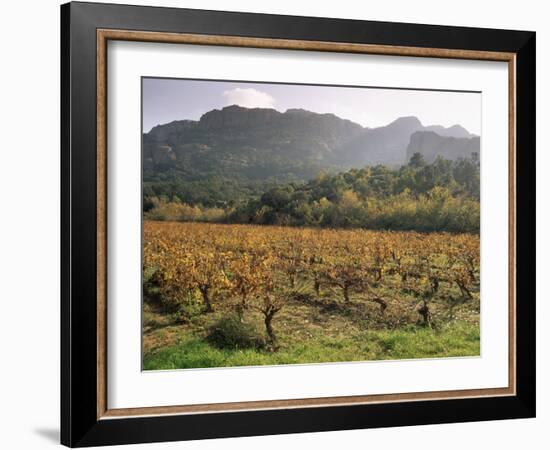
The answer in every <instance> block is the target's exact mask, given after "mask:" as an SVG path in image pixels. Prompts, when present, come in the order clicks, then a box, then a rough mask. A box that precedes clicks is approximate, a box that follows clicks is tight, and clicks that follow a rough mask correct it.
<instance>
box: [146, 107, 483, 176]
mask: <svg viewBox="0 0 550 450" xmlns="http://www.w3.org/2000/svg"><path fill="white" fill-rule="evenodd" d="M417 132H429V133H433V134H434V135H436V136H439V138H433V137H428V138H426V137H424V139H420V137H416V138H415V142H414V144H413V145H412V147H411V143H412V140H411V139H412V136H413V135H414V134H415V133H417ZM475 137H476V136H475V135H473V134H472V133H470V132H469V131H468V130H466V129H465V128H464V127H462V126H461V125H458V124H457V125H453V126H450V127H443V126H442V125H427V126H425V125H423V124H422V123H421V121H420V120H419V119H418V118H417V117H415V116H403V117H399V118H397V119H395V120H394V121H392V122H390V123H389V124H387V125H385V126H382V127H375V128H367V127H363V126H361V125H360V124H357V123H355V122H353V121H351V120H348V119H343V118H340V117H338V116H337V115H335V114H332V113H316V112H312V111H308V110H305V109H301V108H289V109H287V110H286V111H284V112H280V111H277V110H275V109H273V108H244V107H241V106H238V105H229V106H226V107H224V108H221V109H213V110H211V111H207V112H206V113H204V114H203V115H202V116H201V117H200V119H199V120H187V119H184V120H175V121H172V122H169V123H166V124H160V125H157V126H155V127H153V128H152V129H151V130H150V131H149V132H148V133H144V134H143V168H144V180H146V181H147V180H148V179H153V178H155V177H157V176H158V175H159V174H161V173H166V174H170V175H166V177H168V178H170V177H172V178H174V177H176V178H177V177H183V178H186V177H199V178H200V177H201V176H213V175H216V174H224V175H229V176H233V175H235V176H244V177H246V178H250V179H264V178H269V177H271V178H274V179H277V180H279V179H282V180H284V181H288V180H306V179H309V178H311V177H313V176H316V175H317V173H318V172H319V171H321V170H329V171H330V170H340V169H347V168H351V167H358V166H359V167H362V166H367V165H376V164H384V165H390V166H397V165H402V164H404V163H406V162H407V160H408V159H409V158H410V156H411V154H410V151H412V150H415V151H418V152H419V153H422V154H425V156H427V157H428V158H429V159H432V156H433V155H434V152H435V153H438V152H439V154H441V155H442V156H443V155H445V156H446V157H449V158H451V159H457V158H461V157H470V155H471V153H472V152H475V150H476V145H477V147H479V137H477V141H476V140H475ZM472 139H473V140H472ZM447 147H449V148H451V147H452V151H451V150H449V151H447V150H445V149H446V148H447ZM411 149H412V150H411ZM477 152H478V153H479V148H477ZM166 177H165V178H166Z"/></svg>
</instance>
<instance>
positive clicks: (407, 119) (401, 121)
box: [386, 116, 422, 128]
mask: <svg viewBox="0 0 550 450" xmlns="http://www.w3.org/2000/svg"><path fill="white" fill-rule="evenodd" d="M386 126H387V127H416V128H422V122H420V120H419V119H418V117H416V116H403V117H399V118H397V119H395V120H394V121H393V122H391V123H389V124H388V125H386Z"/></svg>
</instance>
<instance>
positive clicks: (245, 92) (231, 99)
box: [223, 88, 275, 108]
mask: <svg viewBox="0 0 550 450" xmlns="http://www.w3.org/2000/svg"><path fill="white" fill-rule="evenodd" d="M223 96H224V97H225V99H226V102H227V104H228V105H239V106H243V107H245V108H273V107H274V105H275V99H274V98H273V97H272V96H271V95H269V94H267V93H265V92H262V91H258V90H257V89H253V88H235V89H230V90H228V91H224V93H223Z"/></svg>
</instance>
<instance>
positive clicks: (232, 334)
mask: <svg viewBox="0 0 550 450" xmlns="http://www.w3.org/2000/svg"><path fill="white" fill-rule="evenodd" d="M207 340H208V342H209V343H210V344H212V345H213V346H214V347H217V348H221V349H241V348H242V349H244V348H261V347H263V346H264V345H265V340H264V338H263V336H262V334H261V333H260V332H259V331H258V329H257V328H256V327H255V326H254V325H253V324H251V323H248V322H242V321H241V319H240V318H239V316H238V315H231V316H228V317H224V318H222V319H220V320H219V321H218V322H216V323H215V324H214V325H213V326H212V327H211V328H210V331H209V334H208V336H207Z"/></svg>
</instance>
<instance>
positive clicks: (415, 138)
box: [407, 131, 479, 163]
mask: <svg viewBox="0 0 550 450" xmlns="http://www.w3.org/2000/svg"><path fill="white" fill-rule="evenodd" d="M415 153H421V154H422V156H424V159H425V160H426V162H428V163H431V162H433V161H434V160H435V158H436V157H437V156H441V157H443V158H445V159H451V160H456V159H458V158H470V157H471V156H472V154H474V153H475V154H477V156H479V136H475V137H445V136H441V135H439V134H438V133H435V132H433V131H417V132H415V133H413V134H412V135H411V138H410V142H409V145H408V147H407V159H410V157H411V156H412V155H414V154H415Z"/></svg>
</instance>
